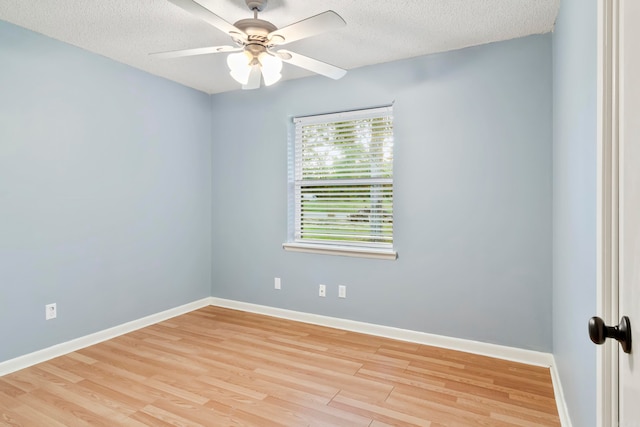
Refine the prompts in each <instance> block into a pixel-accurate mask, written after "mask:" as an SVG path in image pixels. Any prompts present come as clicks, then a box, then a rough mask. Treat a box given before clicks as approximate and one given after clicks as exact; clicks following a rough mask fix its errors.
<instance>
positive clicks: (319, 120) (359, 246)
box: [282, 105, 398, 260]
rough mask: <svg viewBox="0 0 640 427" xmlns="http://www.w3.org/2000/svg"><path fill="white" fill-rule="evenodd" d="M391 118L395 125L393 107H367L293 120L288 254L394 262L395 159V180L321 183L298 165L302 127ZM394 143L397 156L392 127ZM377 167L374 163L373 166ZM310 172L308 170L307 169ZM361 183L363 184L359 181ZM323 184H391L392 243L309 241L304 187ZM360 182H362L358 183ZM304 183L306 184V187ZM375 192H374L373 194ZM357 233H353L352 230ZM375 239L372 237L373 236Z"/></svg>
mask: <svg viewBox="0 0 640 427" xmlns="http://www.w3.org/2000/svg"><path fill="white" fill-rule="evenodd" d="M383 117H384V118H386V117H389V118H390V121H391V124H392V126H393V122H394V118H393V107H392V106H391V105H387V106H383V107H375V108H366V109H359V110H352V111H343V112H338V113H329V114H318V115H310V116H299V117H293V119H292V123H293V126H292V131H291V133H290V144H289V191H288V195H289V220H288V222H289V237H288V241H287V242H286V243H284V244H283V245H282V246H283V248H284V249H285V250H287V251H294V252H305V253H320V254H330V255H341V256H354V257H363V258H375V259H390V260H394V259H396V258H397V256H398V255H397V252H396V251H395V249H394V241H393V239H394V237H395V233H394V229H393V216H394V215H393V187H394V185H393V182H394V177H393V158H392V161H391V177H387V178H380V177H374V176H372V177H370V178H361V177H360V178H357V179H349V178H341V179H332V180H328V179H326V177H325V178H321V179H319V180H314V179H303V173H302V169H301V168H302V163H301V162H298V163H296V161H297V160H299V159H298V158H299V157H300V154H301V152H300V150H301V149H302V147H301V144H302V128H303V127H304V126H313V125H322V124H327V126H329V125H330V124H332V123H336V122H343V121H344V122H348V121H357V120H363V119H375V118H383ZM391 134H392V138H393V139H392V143H391V147H392V148H391V150H392V155H393V149H394V148H393V146H394V144H395V135H394V131H393V128H392V131H391ZM370 164H371V165H374V162H372V163H370ZM306 171H308V169H306ZM358 181H360V182H358ZM319 182H320V183H329V184H328V185H327V186H328V187H335V188H339V187H340V186H344V185H363V186H366V185H375V184H373V182H376V183H380V184H381V185H386V186H387V187H388V186H389V185H390V187H391V189H390V190H389V189H388V188H387V190H386V191H388V194H390V196H391V218H392V220H391V242H390V243H388V244H387V243H375V242H362V241H360V242H358V241H356V239H353V240H346V241H341V240H339V239H336V240H326V241H325V240H306V239H304V238H303V237H302V235H301V234H300V233H301V232H302V231H301V229H302V226H301V224H302V223H301V217H300V214H301V206H300V205H301V203H302V201H301V200H302V199H301V198H302V194H301V193H302V192H303V190H302V188H303V187H305V186H306V188H308V187H313V186H314V185H316V186H317V185H320V184H319ZM356 182H358V183H357V184H356ZM303 183H304V184H303ZM371 192H372V191H370V193H371ZM381 221H382V220H381ZM350 231H353V230H350ZM369 237H371V236H369Z"/></svg>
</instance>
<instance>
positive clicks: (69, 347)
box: [0, 297, 211, 376]
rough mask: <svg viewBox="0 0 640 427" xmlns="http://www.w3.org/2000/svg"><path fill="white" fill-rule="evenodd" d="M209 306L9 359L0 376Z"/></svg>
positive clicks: (1, 365)
mask: <svg viewBox="0 0 640 427" xmlns="http://www.w3.org/2000/svg"><path fill="white" fill-rule="evenodd" d="M208 305H211V298H209V297H208V298H203V299H201V300H198V301H194V302H191V303H189V304H185V305H181V306H179V307H175V308H171V309H169V310H165V311H162V312H160V313H156V314H152V315H150V316H146V317H143V318H141V319H137V320H133V321H131V322H127V323H123V324H122V325H118V326H114V327H113V328H109V329H105V330H102V331H99V332H96V333H93V334H90V335H86V336H84V337H80V338H76V339H73V340H71V341H67V342H64V343H61V344H56V345H54V346H51V347H47V348H45V349H42V350H38V351H35V352H33V353H29V354H26V355H24V356H19V357H16V358H15V359H9V360H7V361H5V362H2V363H0V376H2V375H6V374H10V373H11V372H15V371H19V370H20V369H24V368H28V367H29V366H33V365H36V364H38V363H42V362H46V361H47V360H51V359H53V358H55V357H59V356H63V355H65V354H68V353H71V352H74V351H76V350H80V349H82V348H85V347H89V346H91V345H94V344H98V343H100V342H102V341H106V340H109V339H111V338H115V337H118V336H120V335H123V334H126V333H129V332H133V331H135V330H137V329H140V328H144V327H146V326H150V325H153V324H155V323H158V322H162V321H164V320H167V319H170V318H172V317H175V316H179V315H181V314H184V313H188V312H190V311H193V310H197V309H199V308H202V307H206V306H208Z"/></svg>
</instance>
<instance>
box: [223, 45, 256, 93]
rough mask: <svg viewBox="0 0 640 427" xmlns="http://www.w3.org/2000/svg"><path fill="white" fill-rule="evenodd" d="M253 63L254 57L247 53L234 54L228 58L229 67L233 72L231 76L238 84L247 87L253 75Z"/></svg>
mask: <svg viewBox="0 0 640 427" xmlns="http://www.w3.org/2000/svg"><path fill="white" fill-rule="evenodd" d="M251 61H253V57H252V56H251V54H250V53H249V52H247V51H243V52H238V53H232V54H230V55H229V56H227V65H228V66H229V69H230V70H231V71H230V73H229V74H231V77H233V79H234V80H235V81H237V82H238V83H240V84H242V85H246V84H247V82H248V81H249V74H251Z"/></svg>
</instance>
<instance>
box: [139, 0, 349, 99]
mask: <svg viewBox="0 0 640 427" xmlns="http://www.w3.org/2000/svg"><path fill="white" fill-rule="evenodd" d="M168 1H169V2H171V3H173V4H174V5H176V6H178V7H180V8H182V9H184V10H185V11H187V12H190V13H192V14H193V15H195V16H197V17H198V18H200V19H202V20H204V21H205V22H207V23H209V24H211V25H213V26H214V27H216V28H217V29H219V30H220V31H223V32H225V33H227V34H229V36H231V40H232V41H233V42H234V44H235V46H212V47H201V48H195V49H184V50H174V51H169V52H158V53H152V54H151V55H153V56H156V57H159V58H178V57H183V56H193V55H204V54H210V53H229V52H237V53H231V54H230V55H229V56H228V57H227V65H228V66H229V69H230V70H231V71H230V74H231V77H233V78H234V79H235V80H236V81H237V82H238V83H240V84H242V88H243V89H257V88H259V87H260V84H261V81H262V80H263V81H264V84H265V86H270V85H272V84H274V83H275V82H277V81H278V80H280V78H281V77H282V75H281V74H280V71H281V70H282V62H286V63H289V64H292V65H295V66H298V67H301V68H304V69H306V70H309V71H313V72H314V73H317V74H321V75H323V76H326V77H330V78H332V79H336V80H337V79H339V78H341V77H342V76H344V75H345V74H346V73H347V72H346V70H343V69H342V68H338V67H336V66H334V65H331V64H327V63H326V62H322V61H318V60H317V59H313V58H309V57H307V56H304V55H300V54H299V53H294V52H291V51H289V50H284V49H278V50H274V49H275V48H276V47H278V46H281V45H284V44H287V43H291V42H294V41H297V40H300V39H304V38H307V37H311V36H315V35H317V34H320V33H324V32H326V31H330V30H334V29H337V28H340V27H342V26H344V25H346V22H345V21H344V20H343V19H342V18H341V17H340V15H338V14H337V13H335V12H334V11H332V10H328V11H326V12H323V13H320V14H318V15H315V16H311V17H309V18H306V19H303V20H302V21H298V22H296V23H294V24H291V25H288V26H286V27H283V28H280V29H279V28H278V27H276V26H275V25H273V24H272V23H271V22H268V21H265V20H263V19H258V12H262V10H264V8H265V7H266V5H267V0H245V2H246V4H247V6H248V7H249V9H250V10H251V11H253V18H249V19H241V20H240V21H238V22H236V23H235V24H230V23H229V22H227V21H225V20H224V19H222V18H221V17H219V16H218V15H216V14H215V13H213V12H212V11H210V10H209V9H207V8H205V7H204V6H202V5H201V4H199V3H197V2H196V1H195V0H168Z"/></svg>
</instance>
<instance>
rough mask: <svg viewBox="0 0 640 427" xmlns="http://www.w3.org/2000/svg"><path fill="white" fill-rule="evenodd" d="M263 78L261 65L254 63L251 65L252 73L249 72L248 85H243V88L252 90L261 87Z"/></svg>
mask: <svg viewBox="0 0 640 427" xmlns="http://www.w3.org/2000/svg"><path fill="white" fill-rule="evenodd" d="M261 78H262V72H261V71H260V65H254V66H253V67H251V74H249V80H248V81H247V84H246V85H242V89H244V90H251V89H258V88H259V87H260V79H261Z"/></svg>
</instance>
